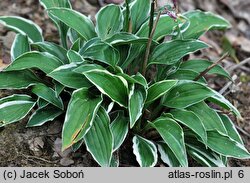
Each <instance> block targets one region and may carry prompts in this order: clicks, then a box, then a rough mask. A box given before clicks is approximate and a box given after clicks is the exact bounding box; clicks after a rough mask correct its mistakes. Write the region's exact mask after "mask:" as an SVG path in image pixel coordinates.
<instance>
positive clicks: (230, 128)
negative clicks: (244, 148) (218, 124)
mask: <svg viewBox="0 0 250 183" xmlns="http://www.w3.org/2000/svg"><path fill="white" fill-rule="evenodd" d="M219 116H220V119H221V120H222V122H223V124H224V126H225V127H226V129H227V133H228V136H229V137H230V138H232V139H233V140H235V141H237V142H239V143H240V144H244V143H243V141H242V139H241V137H240V135H239V133H238V131H237V129H236V128H235V126H234V123H233V122H232V121H231V119H230V118H229V117H228V116H226V115H224V114H219Z"/></svg>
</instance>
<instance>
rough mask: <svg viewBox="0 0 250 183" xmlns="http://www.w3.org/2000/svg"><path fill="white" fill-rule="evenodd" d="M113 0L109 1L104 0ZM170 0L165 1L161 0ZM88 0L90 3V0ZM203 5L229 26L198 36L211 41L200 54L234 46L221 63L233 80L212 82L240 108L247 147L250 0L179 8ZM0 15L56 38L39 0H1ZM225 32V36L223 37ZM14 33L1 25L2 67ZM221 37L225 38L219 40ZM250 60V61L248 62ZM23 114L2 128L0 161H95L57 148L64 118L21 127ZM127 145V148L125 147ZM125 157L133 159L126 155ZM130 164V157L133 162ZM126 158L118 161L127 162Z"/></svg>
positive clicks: (189, 2) (82, 4) (88, 6)
mask: <svg viewBox="0 0 250 183" xmlns="http://www.w3.org/2000/svg"><path fill="white" fill-rule="evenodd" d="M108 1H111V0H108ZM161 1H168V0H161ZM71 2H72V4H73V6H74V9H76V10H79V11H80V12H82V13H84V14H86V15H90V16H91V17H92V18H94V15H95V12H96V11H97V10H98V8H99V4H98V3H97V0H89V1H87V0H72V1H71ZM90 2H91V3H90ZM197 8H199V9H203V10H206V11H212V12H215V13H217V14H220V15H222V16H223V17H225V18H226V19H228V20H229V21H230V23H231V24H232V28H231V29H230V30H228V31H226V32H217V31H212V32H210V33H209V34H206V36H203V37H202V39H203V40H204V41H205V42H208V43H209V44H210V45H212V48H210V49H207V50H206V51H204V52H203V53H202V54H200V55H199V57H204V58H209V59H211V60H216V59H217V58H218V57H219V55H220V54H221V53H222V52H223V49H222V48H223V45H224V47H225V40H226V39H228V41H229V42H231V44H232V48H233V49H235V50H236V53H237V54H236V58H234V59H228V60H225V61H224V62H223V65H224V67H225V68H227V69H228V70H230V69H231V70H232V67H235V66H236V68H235V69H234V70H232V71H231V74H232V75H235V78H236V79H235V83H234V84H232V85H230V86H229V87H225V86H226V85H227V84H228V81H226V80H222V79H221V78H212V79H211V80H210V86H212V87H213V88H215V89H217V90H218V91H220V90H221V89H224V90H225V91H224V92H223V94H224V95H226V97H227V98H228V99H229V100H230V101H231V102H232V103H233V104H234V105H235V106H236V107H237V108H238V109H239V110H240V112H241V113H242V117H243V120H236V119H235V121H236V125H237V128H238V130H239V131H240V133H241V135H242V138H243V140H244V143H245V144H246V147H247V148H248V150H250V65H249V64H245V65H242V66H240V65H239V64H237V61H238V60H239V61H243V60H245V59H247V58H249V57H250V19H249V17H250V2H249V1H246V0H237V1H232V0H204V1H200V0H186V1H185V3H183V4H181V10H182V12H183V11H186V10H192V9H197ZM1 15H19V16H22V17H25V18H28V19H31V20H33V21H35V22H36V23H37V24H38V25H39V26H41V27H42V29H43V31H44V35H45V39H46V40H48V41H55V42H57V41H58V34H57V30H56V28H55V27H54V25H53V24H52V23H51V21H50V20H49V18H48V16H47V15H46V13H45V12H44V11H43V10H42V8H41V6H40V5H39V3H38V0H9V1H1V2H0V16H1ZM223 35H225V36H226V38H223ZM14 36H15V34H14V33H12V32H8V31H7V30H6V29H3V27H1V25H0V70H1V68H3V67H4V66H5V64H7V63H8V62H9V60H10V57H9V51H10V47H11V44H12V41H13V39H14ZM223 40H224V41H223ZM248 63H250V62H248ZM9 94H10V93H9V91H1V92H0V98H1V97H3V96H6V95H9ZM25 121H26V120H25V119H24V120H23V121H22V122H21V123H17V124H13V125H9V126H7V127H6V128H4V129H0V166H96V163H95V162H94V161H93V160H92V158H91V156H90V155H89V154H88V153H86V150H85V149H81V150H80V152H77V153H72V152H70V151H68V152H64V153H63V154H62V153H61V152H60V144H61V143H60V142H61V139H60V131H61V126H62V121H61V120H58V121H55V122H53V123H50V124H49V125H45V126H43V127H40V128H34V129H33V128H32V129H26V128H25ZM123 148H124V149H122V151H123V150H126V147H123ZM122 158H124V159H127V160H129V159H131V158H130V157H126V154H125V156H124V157H122ZM131 163H133V161H132V162H131ZM127 164H130V162H121V166H127ZM230 165H231V166H250V161H249V160H233V159H232V160H230Z"/></svg>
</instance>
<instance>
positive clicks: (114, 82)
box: [83, 69, 128, 107]
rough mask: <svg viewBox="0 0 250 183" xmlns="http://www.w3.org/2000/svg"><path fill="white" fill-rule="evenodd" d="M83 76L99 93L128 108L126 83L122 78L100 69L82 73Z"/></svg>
mask: <svg viewBox="0 0 250 183" xmlns="http://www.w3.org/2000/svg"><path fill="white" fill-rule="evenodd" d="M83 74H84V75H85V76H86V78H87V79H88V80H89V81H90V82H91V83H93V85H95V86H96V87H97V88H98V90H100V92H102V93H103V94H105V95H107V96H108V97H110V98H111V99H112V100H113V101H114V102H116V103H118V104H119V105H120V106H122V107H127V106H128V83H127V81H126V80H125V79H124V78H123V77H121V76H116V75H114V74H111V73H110V72H108V71H106V70H100V69H94V70H90V71H87V72H83Z"/></svg>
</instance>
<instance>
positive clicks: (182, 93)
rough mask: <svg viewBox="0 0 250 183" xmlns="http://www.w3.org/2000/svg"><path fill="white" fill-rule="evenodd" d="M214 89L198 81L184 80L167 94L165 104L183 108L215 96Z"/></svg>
mask: <svg viewBox="0 0 250 183" xmlns="http://www.w3.org/2000/svg"><path fill="white" fill-rule="evenodd" d="M213 95H214V93H213V91H212V90H211V89H210V88H208V87H206V86H205V85H203V84H200V83H198V82H184V83H180V84H178V85H177V86H175V87H174V88H172V89H171V90H170V91H169V92H168V93H167V95H166V97H165V100H164V103H163V105H165V106H167V107H171V108H177V109H182V108H186V107H188V106H191V105H194V104H196V103H199V102H201V101H203V100H205V99H206V98H209V97H211V96H213Z"/></svg>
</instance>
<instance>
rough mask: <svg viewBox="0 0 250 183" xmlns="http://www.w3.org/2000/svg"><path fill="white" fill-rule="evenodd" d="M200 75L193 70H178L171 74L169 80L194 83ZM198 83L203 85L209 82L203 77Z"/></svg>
mask: <svg viewBox="0 0 250 183" xmlns="http://www.w3.org/2000/svg"><path fill="white" fill-rule="evenodd" d="M199 75H200V73H198V72H195V71H193V70H188V69H178V70H177V71H176V72H174V73H172V74H169V75H168V76H167V79H175V80H189V81H194V79H195V78H196V77H198V76H199ZM197 82H200V83H202V84H207V81H206V79H205V78H204V77H201V78H200V79H199V80H197Z"/></svg>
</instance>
